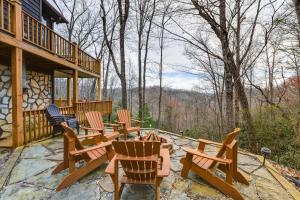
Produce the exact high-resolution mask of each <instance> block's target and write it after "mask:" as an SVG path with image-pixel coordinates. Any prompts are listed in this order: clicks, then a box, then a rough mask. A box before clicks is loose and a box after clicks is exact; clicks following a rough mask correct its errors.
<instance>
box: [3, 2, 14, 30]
mask: <svg viewBox="0 0 300 200" xmlns="http://www.w3.org/2000/svg"><path fill="white" fill-rule="evenodd" d="M13 13H14V5H13V4H12V3H11V2H10V1H7V0H0V29H1V30H2V31H5V32H7V33H9V34H12V35H14V30H13V19H14V18H13Z"/></svg>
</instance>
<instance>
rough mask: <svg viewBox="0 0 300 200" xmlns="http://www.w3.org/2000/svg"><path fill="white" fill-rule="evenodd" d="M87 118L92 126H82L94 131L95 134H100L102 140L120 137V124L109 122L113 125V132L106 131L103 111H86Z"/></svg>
mask: <svg viewBox="0 0 300 200" xmlns="http://www.w3.org/2000/svg"><path fill="white" fill-rule="evenodd" d="M85 116H86V119H87V121H88V123H89V125H90V128H88V127H81V128H82V129H84V130H87V131H92V133H93V134H100V137H101V141H104V142H106V141H110V140H114V139H118V138H119V136H120V133H119V131H118V125H117V124H109V125H110V126H112V127H113V132H112V133H106V132H105V130H104V129H105V127H104V123H103V119H102V115H101V112H97V111H91V112H87V113H85Z"/></svg>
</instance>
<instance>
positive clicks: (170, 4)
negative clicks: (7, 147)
mask: <svg viewBox="0 0 300 200" xmlns="http://www.w3.org/2000/svg"><path fill="white" fill-rule="evenodd" d="M52 4H53V5H55V6H56V7H57V8H58V9H59V11H60V12H61V13H63V14H64V16H65V17H66V19H67V20H68V21H69V23H68V24H63V25H58V26H57V27H56V30H59V32H60V33H61V35H63V36H65V37H66V38H68V39H69V40H70V41H71V40H72V41H76V43H77V44H78V46H79V47H80V48H82V49H84V50H87V51H88V52H90V53H91V54H92V55H94V56H95V57H96V58H97V59H100V60H101V63H102V72H101V76H102V86H101V87H102V99H106V98H109V99H112V100H113V102H114V109H117V108H120V107H123V108H128V109H130V111H132V112H133V113H134V116H135V117H136V118H139V119H141V120H142V121H143V127H157V128H159V129H162V130H166V131H170V132H175V133H182V134H184V135H185V136H189V137H193V138H208V139H213V140H217V141H221V140H222V139H223V138H224V136H225V134H226V133H227V132H228V131H230V130H232V129H233V128H234V127H241V129H242V133H241V135H240V137H239V143H240V147H241V148H243V149H247V150H249V151H251V152H253V153H257V154H259V153H260V149H261V147H268V148H270V149H271V150H272V154H271V159H273V160H274V161H276V162H278V163H280V164H283V165H285V166H288V167H292V168H294V169H297V170H300V48H299V47H300V25H299V22H300V21H299V19H300V12H299V18H297V16H298V15H297V11H300V6H298V4H297V1H296V0H295V1H292V0H219V1H214V0H203V1H200V0H110V1H105V0H99V1H92V0H60V1H58V0H52ZM298 7H299V10H298V9H295V8H298ZM179 74H180V77H181V78H180V79H176V76H178V75H179ZM192 79H193V80H194V81H191V80H192ZM55 81H56V85H57V87H56V88H55V96H56V98H66V97H65V96H64V95H65V93H64V91H65V88H66V80H65V79H59V78H57V79H56V80H55ZM79 83H80V86H79V96H80V98H82V99H94V98H95V91H96V87H97V86H96V80H93V79H80V80H79ZM114 117H115V116H112V120H113V119H114Z"/></svg>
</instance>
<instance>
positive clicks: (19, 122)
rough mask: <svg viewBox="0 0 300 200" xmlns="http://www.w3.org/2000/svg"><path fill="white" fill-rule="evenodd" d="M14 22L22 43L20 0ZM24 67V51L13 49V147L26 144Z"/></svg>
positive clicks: (17, 36) (14, 2)
mask: <svg viewBox="0 0 300 200" xmlns="http://www.w3.org/2000/svg"><path fill="white" fill-rule="evenodd" d="M13 4H14V15H13V16H14V20H13V24H12V25H13V27H12V28H13V31H14V32H15V37H16V39H17V40H19V41H22V7H21V3H20V1H19V0H15V1H13ZM22 65H23V50H22V49H20V48H16V47H12V48H11V72H12V137H13V146H14V147H18V146H22V145H23V144H24V135H25V134H24V126H23V89H22Z"/></svg>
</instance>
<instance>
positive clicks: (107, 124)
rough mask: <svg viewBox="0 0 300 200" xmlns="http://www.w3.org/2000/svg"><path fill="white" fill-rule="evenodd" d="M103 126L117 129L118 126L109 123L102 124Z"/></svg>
mask: <svg viewBox="0 0 300 200" xmlns="http://www.w3.org/2000/svg"><path fill="white" fill-rule="evenodd" d="M103 124H104V125H106V126H109V127H118V126H119V124H111V123H103Z"/></svg>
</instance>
